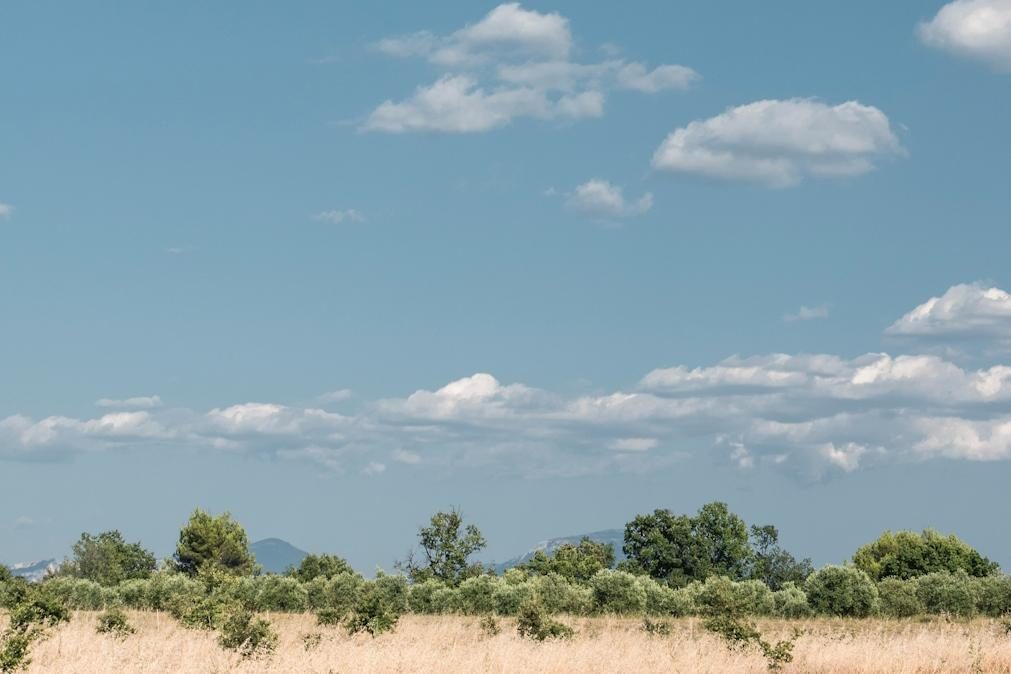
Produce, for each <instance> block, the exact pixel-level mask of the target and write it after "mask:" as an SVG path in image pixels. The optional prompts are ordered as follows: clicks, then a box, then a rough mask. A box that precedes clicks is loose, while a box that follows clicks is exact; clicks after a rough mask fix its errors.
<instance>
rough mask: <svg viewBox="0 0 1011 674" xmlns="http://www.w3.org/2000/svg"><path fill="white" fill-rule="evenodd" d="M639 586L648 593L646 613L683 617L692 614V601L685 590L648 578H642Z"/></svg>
mask: <svg viewBox="0 0 1011 674" xmlns="http://www.w3.org/2000/svg"><path fill="white" fill-rule="evenodd" d="M637 580H638V583H639V586H640V587H641V588H642V590H643V592H645V593H646V609H645V610H646V613H648V614H650V615H664V616H674V617H681V616H686V615H688V614H689V613H691V612H692V600H691V597H689V596H688V593H687V592H685V591H684V590H683V589H679V590H675V589H674V588H672V587H670V586H668V585H663V584H661V583H658V582H656V581H655V580H653V579H652V578H650V577H648V576H640V577H639V578H638V579H637Z"/></svg>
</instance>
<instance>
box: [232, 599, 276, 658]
mask: <svg viewBox="0 0 1011 674" xmlns="http://www.w3.org/2000/svg"><path fill="white" fill-rule="evenodd" d="M277 641H278V637H277V632H275V631H274V629H273V628H272V627H271V626H270V623H269V622H267V621H266V620H262V619H260V618H257V617H256V616H255V614H253V612H252V611H247V610H245V609H241V610H238V611H234V612H233V613H231V614H230V615H229V616H228V619H227V620H225V622H224V624H223V625H222V626H221V635H220V636H218V644H219V645H220V646H221V647H222V648H227V649H229V650H233V651H238V652H239V655H241V656H242V657H243V658H252V657H259V656H263V655H269V654H271V653H273V652H274V650H275V649H276V648H277Z"/></svg>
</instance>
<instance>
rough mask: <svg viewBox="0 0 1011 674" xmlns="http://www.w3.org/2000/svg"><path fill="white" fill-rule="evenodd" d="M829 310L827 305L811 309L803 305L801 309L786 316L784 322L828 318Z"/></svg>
mask: <svg viewBox="0 0 1011 674" xmlns="http://www.w3.org/2000/svg"><path fill="white" fill-rule="evenodd" d="M828 314H829V309H828V306H827V305H824V304H820V305H818V306H816V307H809V306H805V305H801V307H800V309H797V311H795V312H794V313H789V314H784V315H783V320H784V321H787V322H788V323H789V322H793V321H814V320H818V319H819V318H828Z"/></svg>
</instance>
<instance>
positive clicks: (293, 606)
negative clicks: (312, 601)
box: [252, 575, 309, 612]
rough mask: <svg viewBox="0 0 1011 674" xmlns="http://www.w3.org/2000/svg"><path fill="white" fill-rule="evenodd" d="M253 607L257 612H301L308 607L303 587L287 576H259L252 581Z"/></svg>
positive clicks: (307, 599) (306, 594) (306, 595)
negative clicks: (253, 591)
mask: <svg viewBox="0 0 1011 674" xmlns="http://www.w3.org/2000/svg"><path fill="white" fill-rule="evenodd" d="M252 589H254V590H255V595H254V597H255V598H254V607H255V609H256V610H257V611H285V612H301V611H305V610H306V609H307V608H308V606H309V595H308V592H306V589H305V586H304V585H303V584H302V583H300V582H299V581H298V580H297V579H296V578H290V577H287V576H274V575H269V576H260V577H259V578H256V579H254V582H253V583H252Z"/></svg>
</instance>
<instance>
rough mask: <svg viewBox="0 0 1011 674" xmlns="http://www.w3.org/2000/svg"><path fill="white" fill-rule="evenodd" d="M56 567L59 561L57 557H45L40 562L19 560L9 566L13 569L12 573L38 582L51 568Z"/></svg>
mask: <svg viewBox="0 0 1011 674" xmlns="http://www.w3.org/2000/svg"><path fill="white" fill-rule="evenodd" d="M56 567H57V563H56V560H55V559H43V560H41V561H38V562H18V563H16V564H11V565H10V566H8V567H7V568H8V569H10V570H11V575H13V576H15V577H17V578H24V579H25V580H27V581H29V582H32V583H37V582H38V581H40V580H42V579H43V578H45V577H46V574H47V573H49V571H50V569H55V568H56Z"/></svg>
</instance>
